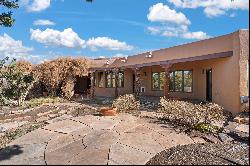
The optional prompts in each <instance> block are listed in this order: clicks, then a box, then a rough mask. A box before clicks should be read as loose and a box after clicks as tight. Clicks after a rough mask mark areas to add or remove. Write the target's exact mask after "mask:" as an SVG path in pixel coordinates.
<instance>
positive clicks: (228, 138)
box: [219, 133, 234, 142]
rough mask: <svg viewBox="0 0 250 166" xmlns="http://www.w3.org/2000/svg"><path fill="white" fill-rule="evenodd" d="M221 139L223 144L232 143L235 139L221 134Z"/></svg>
mask: <svg viewBox="0 0 250 166" xmlns="http://www.w3.org/2000/svg"><path fill="white" fill-rule="evenodd" d="M219 139H220V140H221V141H222V142H232V141H233V140H234V139H233V138H232V137H230V136H229V135H227V134H224V133H219Z"/></svg>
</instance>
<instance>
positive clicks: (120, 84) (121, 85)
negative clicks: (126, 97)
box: [118, 71, 124, 88]
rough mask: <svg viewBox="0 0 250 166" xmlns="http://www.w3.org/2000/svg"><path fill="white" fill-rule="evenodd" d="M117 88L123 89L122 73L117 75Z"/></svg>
mask: <svg viewBox="0 0 250 166" xmlns="http://www.w3.org/2000/svg"><path fill="white" fill-rule="evenodd" d="M118 87H119V88H121V87H124V72H122V71H121V72H119V73H118Z"/></svg>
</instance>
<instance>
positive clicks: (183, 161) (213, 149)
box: [146, 143, 249, 165]
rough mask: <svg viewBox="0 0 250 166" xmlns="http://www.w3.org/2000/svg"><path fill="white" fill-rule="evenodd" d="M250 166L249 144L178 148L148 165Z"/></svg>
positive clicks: (167, 151) (159, 154) (168, 151)
mask: <svg viewBox="0 0 250 166" xmlns="http://www.w3.org/2000/svg"><path fill="white" fill-rule="evenodd" d="M238 164H239V165H249V146H248V145H247V144H212V143H205V144H192V145H184V146H176V147H173V148H170V149H168V150H165V151H162V152H160V153H158V154H157V155H156V156H154V157H153V158H152V159H151V160H150V161H149V162H148V163H147V164H146V165H238Z"/></svg>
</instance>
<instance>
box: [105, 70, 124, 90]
mask: <svg viewBox="0 0 250 166" xmlns="http://www.w3.org/2000/svg"><path fill="white" fill-rule="evenodd" d="M117 80H118V82H117V84H118V87H119V88H121V87H124V72H119V73H118V78H117ZM115 86H116V82H115V73H114V72H106V88H115Z"/></svg>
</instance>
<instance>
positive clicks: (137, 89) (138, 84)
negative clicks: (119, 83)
mask: <svg viewBox="0 0 250 166" xmlns="http://www.w3.org/2000/svg"><path fill="white" fill-rule="evenodd" d="M133 71H134V74H135V80H134V81H135V82H134V86H135V87H134V90H135V97H136V98H138V97H139V96H140V92H141V90H140V87H141V79H140V68H133Z"/></svg>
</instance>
